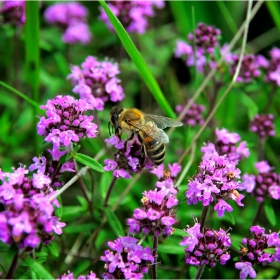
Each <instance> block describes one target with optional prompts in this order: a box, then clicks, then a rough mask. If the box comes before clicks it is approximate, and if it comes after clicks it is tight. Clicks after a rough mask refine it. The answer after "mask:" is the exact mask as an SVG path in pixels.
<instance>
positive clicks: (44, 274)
mask: <svg viewBox="0 0 280 280" xmlns="http://www.w3.org/2000/svg"><path fill="white" fill-rule="evenodd" d="M22 265H24V266H28V267H29V268H30V269H31V270H32V271H33V272H34V273H36V275H37V277H38V278H40V279H54V277H53V276H52V275H51V273H50V272H49V271H48V270H46V269H45V268H44V267H43V266H42V265H41V264H40V263H38V262H37V261H35V260H34V259H32V258H31V257H29V256H27V257H26V258H25V260H24V262H23V263H22Z"/></svg>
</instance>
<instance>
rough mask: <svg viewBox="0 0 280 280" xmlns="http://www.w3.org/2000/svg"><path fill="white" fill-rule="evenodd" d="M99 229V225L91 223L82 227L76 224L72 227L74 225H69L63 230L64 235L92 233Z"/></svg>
mask: <svg viewBox="0 0 280 280" xmlns="http://www.w3.org/2000/svg"><path fill="white" fill-rule="evenodd" d="M96 228H97V224H96V223H89V224H85V223H84V224H81V225H77V224H76V223H75V224H74V225H73V226H72V225H67V227H65V228H64V229H63V233H81V232H83V233H86V232H88V233H90V232H91V230H93V229H96Z"/></svg>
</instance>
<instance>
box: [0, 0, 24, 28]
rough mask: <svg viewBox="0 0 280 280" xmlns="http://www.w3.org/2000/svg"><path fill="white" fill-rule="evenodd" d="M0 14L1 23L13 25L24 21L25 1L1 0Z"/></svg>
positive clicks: (21, 23)
mask: <svg viewBox="0 0 280 280" xmlns="http://www.w3.org/2000/svg"><path fill="white" fill-rule="evenodd" d="M1 2H2V3H1V4H2V7H1V8H0V15H2V17H3V23H10V24H12V25H14V26H17V25H19V26H20V25H23V24H24V23H25V1H24V0H20V1H5V0H4V1H1Z"/></svg>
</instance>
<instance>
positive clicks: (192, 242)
mask: <svg viewBox="0 0 280 280" xmlns="http://www.w3.org/2000/svg"><path fill="white" fill-rule="evenodd" d="M186 232H187V233H188V234H189V236H184V237H183V241H182V242H180V243H179V244H180V245H181V246H187V248H186V249H185V252H186V263H187V264H190V265H195V266H199V265H200V264H203V265H208V266H209V267H214V266H215V265H216V262H218V261H219V262H220V264H222V265H225V264H226V262H227V261H228V260H229V259H230V255H229V253H228V249H229V247H230V245H231V241H230V237H229V234H228V233H227V232H225V231H224V230H222V229H220V230H219V231H216V230H212V229H207V228H204V229H203V233H201V232H200V224H199V223H195V225H194V226H193V227H191V228H190V227H188V229H187V230H186Z"/></svg>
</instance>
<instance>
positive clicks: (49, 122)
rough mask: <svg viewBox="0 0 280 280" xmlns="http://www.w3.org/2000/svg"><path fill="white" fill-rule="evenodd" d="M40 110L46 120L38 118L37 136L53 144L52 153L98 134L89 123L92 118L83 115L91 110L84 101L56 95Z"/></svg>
mask: <svg viewBox="0 0 280 280" xmlns="http://www.w3.org/2000/svg"><path fill="white" fill-rule="evenodd" d="M40 108H42V109H45V110H46V115H47V118H45V117H41V118H40V121H39V123H38V125H37V128H38V134H39V135H44V137H45V140H46V141H47V142H50V143H52V144H53V152H54V153H55V152H56V153H58V152H57V150H59V148H60V147H67V146H69V145H70V143H71V142H78V141H79V140H80V139H83V138H85V137H86V136H87V137H89V138H93V137H96V136H97V134H98V132H97V125H96V124H95V123H92V122H91V121H92V120H93V116H86V115H85V111H87V110H91V109H93V106H92V105H91V104H89V103H87V101H86V100H85V99H79V100H75V99H74V98H73V97H72V96H67V95H66V96H61V95H58V96H56V98H55V99H53V100H48V102H47V105H44V106H41V107H40Z"/></svg>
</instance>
